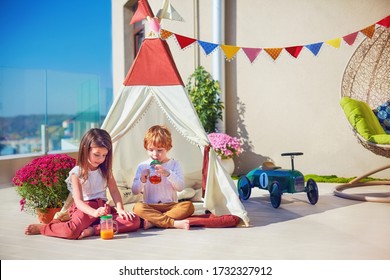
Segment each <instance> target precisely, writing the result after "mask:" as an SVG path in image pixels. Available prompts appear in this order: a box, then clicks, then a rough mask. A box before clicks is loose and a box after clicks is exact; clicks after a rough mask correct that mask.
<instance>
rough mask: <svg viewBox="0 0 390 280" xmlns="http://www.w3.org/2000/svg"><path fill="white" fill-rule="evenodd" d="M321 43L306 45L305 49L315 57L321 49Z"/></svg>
mask: <svg viewBox="0 0 390 280" xmlns="http://www.w3.org/2000/svg"><path fill="white" fill-rule="evenodd" d="M322 44H323V43H322V42H320V43H314V44H310V45H306V46H305V47H306V48H307V49H308V50H309V51H311V52H312V53H313V54H314V55H315V56H317V54H318V53H319V52H320V49H321V47H322Z"/></svg>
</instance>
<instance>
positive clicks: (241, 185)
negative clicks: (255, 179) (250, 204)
mask: <svg viewBox="0 0 390 280" xmlns="http://www.w3.org/2000/svg"><path fill="white" fill-rule="evenodd" d="M251 188H252V184H251V181H250V180H249V179H248V177H246V176H241V177H240V178H239V179H238V182H237V189H238V194H239V196H240V198H241V199H242V200H247V199H248V198H249V197H250V196H251Z"/></svg>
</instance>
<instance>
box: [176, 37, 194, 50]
mask: <svg viewBox="0 0 390 280" xmlns="http://www.w3.org/2000/svg"><path fill="white" fill-rule="evenodd" d="M175 37H176V40H177V42H178V43H179V45H180V48H182V49H184V48H185V47H188V46H189V45H191V44H192V43H194V42H195V41H196V40H195V39H194V38H189V37H186V36H182V35H179V34H175Z"/></svg>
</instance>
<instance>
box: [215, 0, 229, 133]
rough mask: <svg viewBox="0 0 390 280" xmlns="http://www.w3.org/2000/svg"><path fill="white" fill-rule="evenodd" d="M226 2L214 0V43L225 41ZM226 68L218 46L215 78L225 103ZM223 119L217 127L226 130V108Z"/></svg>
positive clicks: (222, 130)
mask: <svg viewBox="0 0 390 280" xmlns="http://www.w3.org/2000/svg"><path fill="white" fill-rule="evenodd" d="M224 14H225V2H224V0H213V43H215V44H222V43H224V39H225V36H224V23H225V18H224ZM224 70H225V68H224V55H223V53H222V50H221V49H220V48H217V49H216V51H215V53H214V54H213V73H212V76H213V78H214V80H217V81H219V84H220V86H221V101H222V102H223V104H225V71H224ZM222 117H223V121H222V122H219V123H218V125H217V127H218V130H219V131H220V132H225V131H226V128H225V120H226V117H225V110H223V112H222Z"/></svg>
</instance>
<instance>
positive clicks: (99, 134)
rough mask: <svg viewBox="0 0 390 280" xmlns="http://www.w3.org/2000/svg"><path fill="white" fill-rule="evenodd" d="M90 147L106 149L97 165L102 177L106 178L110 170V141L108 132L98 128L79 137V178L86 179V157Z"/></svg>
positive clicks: (109, 174)
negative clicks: (101, 161) (101, 160)
mask: <svg viewBox="0 0 390 280" xmlns="http://www.w3.org/2000/svg"><path fill="white" fill-rule="evenodd" d="M92 148H106V149H107V151H108V152H107V156H106V159H105V160H104V162H103V163H101V164H100V165H99V169H100V171H101V173H102V176H103V178H105V179H106V180H108V178H109V177H110V176H111V172H112V141H111V136H110V134H108V132H107V131H105V130H103V129H100V128H92V129H90V130H88V131H87V132H86V133H85V134H84V136H83V138H82V139H81V142H80V148H79V154H78V158H77V165H79V166H80V172H81V174H80V175H81V178H83V179H84V180H87V179H88V158H89V152H90V151H91V149H92Z"/></svg>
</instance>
